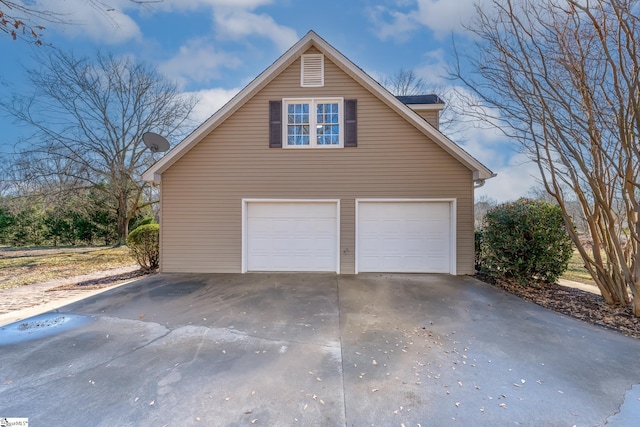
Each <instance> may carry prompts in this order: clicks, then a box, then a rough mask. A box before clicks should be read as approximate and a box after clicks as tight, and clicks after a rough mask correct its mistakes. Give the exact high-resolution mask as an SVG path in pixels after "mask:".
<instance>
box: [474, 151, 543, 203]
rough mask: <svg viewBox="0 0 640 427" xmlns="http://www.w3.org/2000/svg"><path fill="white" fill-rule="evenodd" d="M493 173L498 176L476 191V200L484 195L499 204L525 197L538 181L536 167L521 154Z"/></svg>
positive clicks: (538, 175)
mask: <svg viewBox="0 0 640 427" xmlns="http://www.w3.org/2000/svg"><path fill="white" fill-rule="evenodd" d="M493 172H495V173H497V174H498V176H496V177H495V178H491V179H490V180H487V181H486V183H485V185H484V186H483V187H481V188H479V189H478V190H476V192H475V196H476V198H478V197H480V196H483V195H486V196H488V197H490V198H492V199H495V200H496V201H498V202H499V203H502V202H508V201H512V200H517V199H518V198H520V197H525V196H527V193H528V192H529V190H530V189H531V188H532V187H536V186H537V185H538V184H539V181H540V172H539V170H538V166H537V165H536V164H535V163H533V162H532V161H531V160H529V159H527V158H526V157H525V156H524V155H522V154H518V155H516V156H513V157H512V158H511V159H510V161H509V163H508V164H505V165H503V166H500V167H498V168H497V169H493Z"/></svg>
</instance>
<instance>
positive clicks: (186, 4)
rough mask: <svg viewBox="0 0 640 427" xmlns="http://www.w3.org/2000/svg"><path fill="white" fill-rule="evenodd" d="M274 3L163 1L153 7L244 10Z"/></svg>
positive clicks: (269, 0) (264, 0)
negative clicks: (221, 7) (227, 7)
mask: <svg viewBox="0 0 640 427" xmlns="http://www.w3.org/2000/svg"><path fill="white" fill-rule="evenodd" d="M271 3H273V1H272V0H163V1H162V2H161V3H158V4H156V5H153V6H152V7H154V8H156V7H157V8H159V9H162V10H165V11H174V10H195V9H198V8H202V7H216V6H233V7H238V8H243V9H255V8H256V7H258V6H264V5H267V4H271Z"/></svg>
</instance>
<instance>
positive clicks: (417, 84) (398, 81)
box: [380, 68, 466, 141]
mask: <svg viewBox="0 0 640 427" xmlns="http://www.w3.org/2000/svg"><path fill="white" fill-rule="evenodd" d="M380 84H381V85H382V86H384V87H385V88H386V89H387V90H388V91H389V92H391V93H392V94H394V95H395V96H414V95H437V96H438V97H439V98H440V99H441V100H442V101H443V102H444V108H443V109H442V111H441V112H440V118H439V125H440V126H439V130H440V131H441V132H443V133H444V134H446V135H447V136H449V137H450V138H455V139H456V140H457V141H460V140H461V139H462V134H463V132H464V130H465V129H466V126H461V123H460V122H459V121H457V120H456V117H457V116H458V114H457V113H456V108H453V107H454V106H453V105H452V102H454V99H455V98H456V96H454V95H455V93H454V92H452V90H451V88H450V87H448V86H445V85H431V84H428V83H427V82H426V81H425V80H424V79H423V78H422V77H419V76H418V75H417V74H416V72H415V71H414V70H412V69H405V68H400V69H399V70H398V71H396V72H394V73H393V74H391V75H384V76H382V77H381V78H380Z"/></svg>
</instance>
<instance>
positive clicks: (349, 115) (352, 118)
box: [344, 99, 358, 147]
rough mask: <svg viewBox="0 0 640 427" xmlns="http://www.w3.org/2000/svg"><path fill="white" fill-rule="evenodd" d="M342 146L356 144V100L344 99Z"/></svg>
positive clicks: (355, 145)
mask: <svg viewBox="0 0 640 427" xmlns="http://www.w3.org/2000/svg"><path fill="white" fill-rule="evenodd" d="M344 146H345V147H357V146H358V100H357V99H345V100H344Z"/></svg>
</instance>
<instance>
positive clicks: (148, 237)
mask: <svg viewBox="0 0 640 427" xmlns="http://www.w3.org/2000/svg"><path fill="white" fill-rule="evenodd" d="M159 242H160V225H158V224H146V225H141V226H140V227H138V228H136V229H135V230H133V231H132V232H131V233H129V236H127V246H129V250H130V251H131V255H132V256H133V257H134V258H135V259H136V261H138V264H140V267H142V269H143V270H147V271H151V270H155V269H156V268H158V265H159V262H160V243H159Z"/></svg>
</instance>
